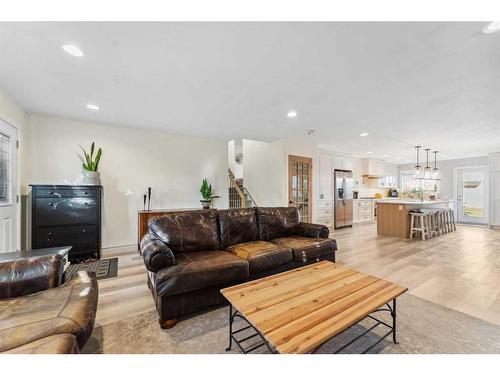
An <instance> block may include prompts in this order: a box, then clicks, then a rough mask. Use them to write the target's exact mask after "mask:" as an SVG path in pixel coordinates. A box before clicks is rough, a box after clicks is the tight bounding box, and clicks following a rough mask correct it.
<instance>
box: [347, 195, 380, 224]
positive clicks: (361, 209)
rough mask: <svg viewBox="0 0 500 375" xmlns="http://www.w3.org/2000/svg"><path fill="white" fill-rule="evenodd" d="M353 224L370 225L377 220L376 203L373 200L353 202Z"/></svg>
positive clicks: (356, 200)
mask: <svg viewBox="0 0 500 375" xmlns="http://www.w3.org/2000/svg"><path fill="white" fill-rule="evenodd" d="M352 213H353V215H352V216H353V222H354V223H369V222H373V221H374V220H375V202H374V200H373V199H355V200H354V201H353V212H352Z"/></svg>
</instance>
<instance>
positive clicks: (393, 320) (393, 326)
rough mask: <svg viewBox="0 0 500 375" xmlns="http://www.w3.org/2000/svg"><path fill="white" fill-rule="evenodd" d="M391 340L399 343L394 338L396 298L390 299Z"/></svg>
mask: <svg viewBox="0 0 500 375" xmlns="http://www.w3.org/2000/svg"><path fill="white" fill-rule="evenodd" d="M392 341H394V344H399V342H398V340H396V298H394V299H393V300H392Z"/></svg>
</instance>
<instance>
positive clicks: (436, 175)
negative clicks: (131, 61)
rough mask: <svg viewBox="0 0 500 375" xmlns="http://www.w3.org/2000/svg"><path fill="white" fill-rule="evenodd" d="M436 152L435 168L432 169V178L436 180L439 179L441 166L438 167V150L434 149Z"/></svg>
mask: <svg viewBox="0 0 500 375" xmlns="http://www.w3.org/2000/svg"><path fill="white" fill-rule="evenodd" d="M433 152H434V169H433V170H432V178H433V179H435V180H438V179H439V168H438V167H437V153H438V151H433Z"/></svg>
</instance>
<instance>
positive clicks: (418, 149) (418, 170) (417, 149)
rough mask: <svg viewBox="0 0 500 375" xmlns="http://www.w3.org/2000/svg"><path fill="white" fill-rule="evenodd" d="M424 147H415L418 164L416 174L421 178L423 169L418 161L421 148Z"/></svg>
mask: <svg viewBox="0 0 500 375" xmlns="http://www.w3.org/2000/svg"><path fill="white" fill-rule="evenodd" d="M421 147H422V146H415V150H416V151H417V164H416V165H415V174H416V175H417V176H420V174H421V173H422V167H421V166H420V163H419V160H418V156H419V155H418V154H419V152H420V148H421Z"/></svg>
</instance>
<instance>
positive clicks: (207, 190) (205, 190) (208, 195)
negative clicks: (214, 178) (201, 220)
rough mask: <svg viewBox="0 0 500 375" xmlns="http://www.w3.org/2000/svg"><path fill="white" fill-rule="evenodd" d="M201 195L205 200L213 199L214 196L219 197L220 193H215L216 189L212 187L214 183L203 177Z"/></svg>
mask: <svg viewBox="0 0 500 375" xmlns="http://www.w3.org/2000/svg"><path fill="white" fill-rule="evenodd" d="M200 193H201V196H202V197H203V200H204V201H210V202H211V201H212V200H213V199H214V198H219V196H218V195H214V190H213V189H212V185H211V184H209V183H208V180H207V179H206V178H204V179H203V182H202V183H201V188H200Z"/></svg>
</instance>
